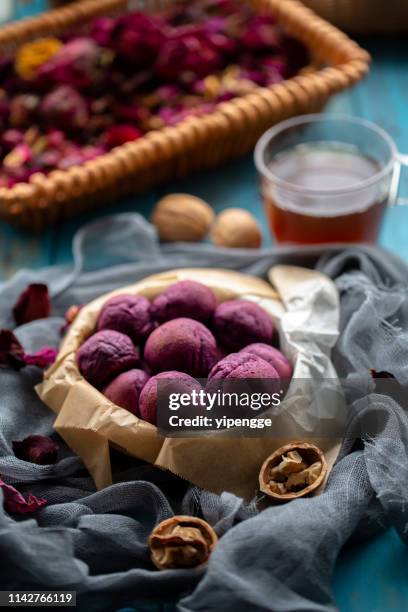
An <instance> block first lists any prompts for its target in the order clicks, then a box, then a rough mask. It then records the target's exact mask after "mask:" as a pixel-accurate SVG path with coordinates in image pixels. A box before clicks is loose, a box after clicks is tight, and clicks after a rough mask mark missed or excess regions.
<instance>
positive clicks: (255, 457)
mask: <svg viewBox="0 0 408 612" xmlns="http://www.w3.org/2000/svg"><path fill="white" fill-rule="evenodd" d="M183 279H194V280H197V281H199V282H201V283H204V284H206V285H208V286H209V287H210V288H211V289H212V290H213V291H214V293H215V295H216V297H217V299H218V301H219V302H222V301H225V300H228V299H233V298H236V297H242V298H245V299H248V300H252V301H254V302H257V303H258V304H260V305H261V306H262V307H263V308H265V310H267V312H268V313H269V314H270V315H271V318H272V319H273V321H274V323H275V325H276V326H277V328H278V330H279V335H280V343H281V350H282V351H283V353H285V354H286V355H287V356H288V357H289V359H290V360H291V361H292V363H293V364H294V383H293V384H291V385H290V387H289V391H288V393H287V396H286V397H285V399H284V401H283V402H282V403H281V406H280V409H279V414H277V415H276V416H275V417H274V419H275V420H274V423H273V426H275V423H276V431H277V432H279V434H278V435H279V437H278V436H273V437H259V438H258V437H256V438H255V437H249V438H244V437H236V438H235V437H231V434H230V433H229V435H228V437H225V436H224V435H223V434H222V432H211V433H209V434H208V435H206V436H203V437H194V438H163V437H160V436H159V435H158V433H157V429H156V427H154V426H153V425H151V424H149V423H146V422H145V421H142V420H140V419H138V418H137V417H136V416H134V415H133V414H131V413H130V412H128V411H127V410H124V409H123V408H120V407H118V406H116V405H114V404H113V403H112V402H110V401H109V400H108V399H107V398H106V397H104V396H103V395H102V394H101V393H100V392H99V391H97V390H96V389H95V388H94V387H92V386H91V385H90V384H89V383H88V382H87V381H86V380H85V379H84V378H83V377H82V376H81V374H80V372H79V370H78V368H77V365H76V361H75V352H76V350H77V349H78V347H79V346H80V345H81V343H82V342H83V341H84V340H85V339H86V338H87V337H88V336H89V335H90V334H91V333H92V332H93V330H94V327H95V323H96V320H97V317H98V314H99V311H100V309H101V307H102V305H103V304H104V303H105V302H106V300H108V299H109V298H110V297H112V296H113V295H118V294H121V293H134V294H141V295H144V296H146V297H147V298H149V299H153V298H154V297H156V296H157V295H159V294H160V293H162V292H163V291H164V290H165V289H166V288H167V287H168V286H170V285H171V284H173V283H174V282H176V281H178V280H183ZM269 280H270V281H271V283H272V284H273V287H274V288H272V287H271V285H269V284H268V283H267V282H265V281H263V280H261V279H259V278H256V277H251V276H248V275H244V274H240V273H237V272H231V271H228V270H212V269H180V270H173V271H168V272H164V273H161V274H156V275H154V276H150V277H148V278H146V279H144V280H143V281H141V282H138V283H136V284H135V285H131V286H128V287H124V288H122V289H120V290H117V291H114V292H112V293H109V294H107V295H104V296H102V297H100V298H98V299H96V300H94V301H93V302H91V303H89V304H88V305H87V306H85V307H83V308H82V309H81V311H80V313H79V315H78V317H77V318H76V319H75V321H74V323H73V324H72V325H71V327H70V329H69V331H68V333H67V335H66V337H65V339H64V341H63V342H62V345H61V349H60V352H59V354H58V357H57V360H56V362H55V364H54V365H53V366H52V367H51V368H50V369H49V370H48V371H47V372H46V373H45V375H44V381H43V383H42V384H41V385H39V386H38V387H37V392H38V394H39V396H40V397H41V399H42V400H43V401H44V402H45V404H46V405H47V406H49V407H50V408H51V409H52V410H53V411H54V412H55V413H56V414H57V418H56V421H55V424H54V426H55V429H56V430H57V431H58V433H59V434H60V435H61V436H62V437H63V438H64V439H65V441H66V442H67V444H68V445H69V446H70V447H71V448H72V449H73V451H74V452H76V453H77V454H78V455H79V456H80V457H81V458H82V460H83V461H84V463H85V465H86V467H87V468H88V470H89V472H90V473H91V475H92V477H93V478H94V480H95V484H96V486H97V488H98V489H101V488H104V487H106V486H108V485H110V484H111V483H112V472H111V466H110V456H109V446H110V445H112V446H114V447H115V448H117V449H119V450H122V451H123V452H125V453H127V454H129V455H132V456H134V457H137V458H139V459H142V460H145V461H148V462H150V463H153V464H155V465H157V466H159V467H161V468H165V469H168V470H171V471H172V472H174V473H175V474H178V475H179V476H181V477H183V478H185V479H186V480H188V481H190V482H192V483H194V484H196V485H198V486H201V487H203V488H205V489H207V490H209V491H213V492H215V493H221V492H222V491H230V492H232V493H235V494H236V495H239V496H242V497H244V498H246V499H249V498H251V497H252V496H253V495H254V494H255V493H256V490H257V488H258V473H259V469H260V467H261V465H262V463H263V461H264V459H265V458H266V457H267V456H268V455H269V454H270V453H271V452H273V451H274V450H275V449H276V448H278V447H279V446H280V445H281V444H283V443H285V442H287V441H289V440H296V439H303V438H305V436H307V440H308V441H311V442H315V443H316V444H318V445H319V446H320V448H322V450H323V451H324V452H325V455H326V459H327V463H328V467H329V471H330V469H331V467H332V465H333V463H334V461H335V459H336V457H337V454H338V451H339V447H340V438H339V435H337V436H333V435H332V434H331V435H327V436H326V435H325V424H327V425H329V424H330V423H331V422H336V423H337V429H336V432H337V434H339V427H338V424H339V423H342V420H343V419H344V414H345V403H344V399H343V395H342V393H341V391H340V385H339V384H338V379H337V374H336V372H335V369H334V367H333V365H332V363H331V360H330V351H331V348H332V347H333V346H334V344H335V342H336V340H337V337H338V324H339V300H338V294H337V290H336V288H335V286H334V284H333V283H332V281H331V280H330V279H329V278H328V277H326V276H324V275H322V274H320V273H318V272H315V271H312V270H308V269H305V268H297V267H293V266H282V265H280V266H275V267H273V268H272V269H271V270H270V272H269ZM304 379H308V380H310V382H311V385H313V381H314V380H325V381H326V386H327V385H329V386H330V387H331V389H330V395H329V398H330V401H328V402H324V405H323V406H319V405H317V404H318V403H319V402H316V401H315V399H316V398H315V397H314V396H313V394H312V393H311V395H309V394H308V393H307V392H306V393H305V390H304V387H302V392H300V391H299V388H296V384H295V381H299V380H304ZM311 391H312V387H311ZM340 433H341V432H340Z"/></svg>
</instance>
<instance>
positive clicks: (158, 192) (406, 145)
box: [0, 0, 408, 612]
mask: <svg viewBox="0 0 408 612" xmlns="http://www.w3.org/2000/svg"><path fill="white" fill-rule="evenodd" d="M34 4H35V7H34V10H38V9H40V8H41V6H42V0H36V2H35V3H34ZM25 10H27V9H25ZM359 42H360V43H361V44H362V45H363V46H365V48H367V49H368V50H369V51H370V52H371V53H372V55H373V58H374V61H373V66H372V69H371V72H370V75H369V77H368V78H367V79H366V80H365V81H364V82H363V83H361V84H360V85H358V86H357V87H356V88H355V89H354V90H353V91H351V92H346V93H343V94H341V95H339V96H337V97H336V98H334V99H333V100H332V101H331V102H330V104H329V106H328V108H327V111H330V112H337V113H351V114H354V115H359V116H362V117H366V118H367V119H371V120H372V121H375V122H377V123H378V124H379V125H381V126H382V127H383V128H385V129H386V130H388V132H389V133H390V134H391V135H392V137H393V138H394V139H395V141H396V143H397V145H398V147H399V149H400V151H401V152H405V153H408V112H407V109H408V43H407V42H406V41H405V42H404V40H403V39H400V40H398V39H393V40H391V39H378V38H377V39H376V40H370V39H361V40H360V41H359ZM407 184H408V181H407ZM173 191H182V192H187V193H192V194H195V195H198V196H201V197H203V198H204V199H205V200H207V201H209V202H211V204H212V205H213V206H214V209H215V210H216V211H217V212H218V211H220V210H222V209H223V208H226V207H230V206H239V207H244V208H247V209H249V210H250V211H251V212H253V213H254V214H255V215H256V217H257V218H258V220H259V221H260V223H261V224H262V227H263V233H264V244H265V245H270V244H271V243H272V241H271V238H270V236H269V234H268V230H267V227H266V224H265V219H264V215H263V211H262V205H261V202H260V199H259V194H258V186H257V179H256V172H255V169H254V165H253V162H252V156H248V157H246V158H244V159H241V160H239V161H234V162H232V163H229V164H227V165H225V166H224V167H223V168H222V169H220V170H217V171H210V172H203V173H200V174H196V175H194V176H192V177H189V178H187V179H184V180H179V181H174V182H173V183H171V184H168V185H166V187H163V188H157V189H151V190H150V191H148V192H146V193H144V194H142V195H136V196H133V197H130V198H128V199H126V200H124V201H122V202H119V203H117V204H116V205H114V206H111V207H110V208H109V209H106V210H105V212H109V213H112V212H123V211H138V212H140V213H142V214H143V215H145V216H147V217H149V215H150V213H151V210H152V207H153V205H154V203H155V202H156V201H157V199H158V198H159V197H161V196H162V195H163V194H165V193H167V192H173ZM407 193H408V189H407ZM98 214H99V215H100V214H103V213H98ZM97 216H98V215H97V214H95V213H94V214H89V215H82V216H81V217H78V218H76V219H75V220H73V221H70V222H69V223H67V224H64V225H60V226H59V227H52V228H50V229H49V230H48V231H47V232H45V233H44V234H43V235H41V237H38V236H32V235H30V234H27V233H24V232H21V231H19V230H16V229H13V228H10V227H8V226H6V225H4V224H0V278H6V277H9V276H10V275H11V274H13V273H14V272H16V271H17V270H18V269H19V268H21V267H30V268H40V267H42V266H48V265H52V264H60V263H67V264H68V263H70V262H71V261H72V255H71V241H72V237H73V235H74V234H75V232H76V230H77V229H78V228H79V227H80V226H81V225H82V224H83V223H85V222H87V221H90V220H92V219H95V218H96V217H97ZM407 236H408V208H406V207H404V206H398V207H393V208H390V209H389V210H388V211H387V213H386V218H385V221H384V225H383V228H382V232H381V237H380V243H381V245H382V246H384V247H386V248H388V249H390V250H391V251H394V252H395V253H397V254H398V255H400V256H401V257H403V258H404V259H405V260H406V261H408V239H407ZM407 570H408V550H407V548H406V547H405V546H404V545H403V544H402V543H401V541H400V540H399V538H398V536H397V535H396V533H395V532H394V530H392V529H389V530H387V531H385V532H384V533H382V534H381V535H378V536H377V537H375V538H373V539H372V540H370V541H368V542H366V543H364V544H362V545H359V546H358V547H354V548H350V547H349V548H346V549H345V550H344V551H343V552H342V554H341V555H340V558H339V560H338V563H337V566H336V569H335V573H334V592H335V596H336V600H337V603H338V606H339V608H340V610H341V611H342V612H406V610H407V609H408V581H407V578H406V576H407Z"/></svg>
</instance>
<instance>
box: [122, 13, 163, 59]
mask: <svg viewBox="0 0 408 612" xmlns="http://www.w3.org/2000/svg"><path fill="white" fill-rule="evenodd" d="M112 40H113V41H114V44H113V48H114V49H115V50H116V51H117V52H118V53H119V54H120V55H121V56H122V57H123V58H124V59H125V60H127V61H128V62H131V63H132V65H143V66H146V65H149V63H151V62H153V61H155V59H156V57H157V56H158V53H159V52H160V53H161V52H162V45H163V41H164V34H163V32H162V28H161V23H160V20H159V19H158V18H157V17H156V18H152V17H149V16H147V15H145V14H143V13H132V14H130V15H129V14H128V15H125V16H124V17H120V18H119V19H118V21H117V24H116V27H115V29H114V32H113V35H112Z"/></svg>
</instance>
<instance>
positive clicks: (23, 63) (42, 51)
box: [15, 38, 62, 79]
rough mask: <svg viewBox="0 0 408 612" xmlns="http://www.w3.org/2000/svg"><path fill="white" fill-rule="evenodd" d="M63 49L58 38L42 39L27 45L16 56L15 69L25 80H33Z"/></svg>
mask: <svg viewBox="0 0 408 612" xmlns="http://www.w3.org/2000/svg"><path fill="white" fill-rule="evenodd" d="M61 47H62V42H61V41H60V40H58V39H57V38H40V39H38V40H35V41H33V42H29V43H26V44H25V45H23V46H22V47H20V48H19V50H18V51H17V54H16V60H15V69H16V72H17V74H18V75H19V76H21V77H22V78H23V79H33V78H35V76H36V75H37V71H38V68H39V67H40V66H42V65H43V64H45V62H47V61H48V60H49V59H51V58H52V57H53V56H54V55H56V53H58V51H59V50H60V49H61Z"/></svg>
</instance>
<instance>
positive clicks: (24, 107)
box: [10, 93, 40, 127]
mask: <svg viewBox="0 0 408 612" xmlns="http://www.w3.org/2000/svg"><path fill="white" fill-rule="evenodd" d="M39 105H40V98H39V96H37V95H36V94H31V93H24V94H20V95H18V96H15V97H14V98H12V100H11V102H10V123H11V125H12V126H13V127H28V126H30V125H33V123H34V122H35V119H36V116H37V111H38V108H39Z"/></svg>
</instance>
